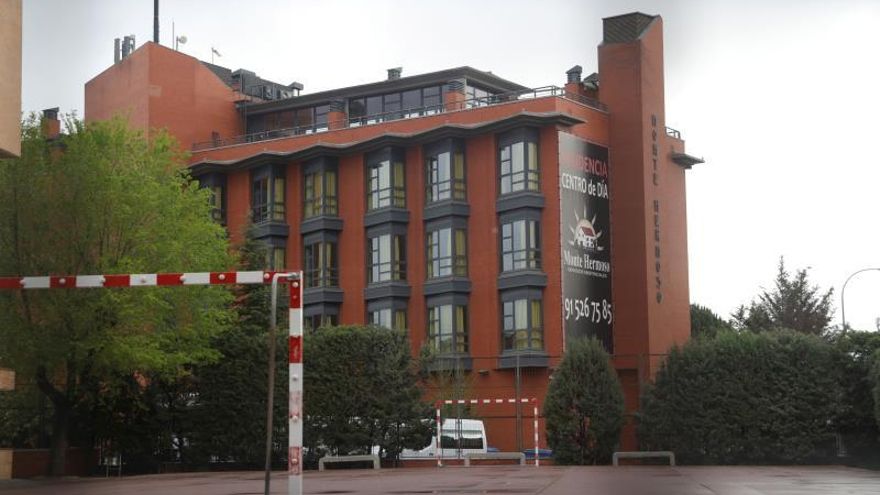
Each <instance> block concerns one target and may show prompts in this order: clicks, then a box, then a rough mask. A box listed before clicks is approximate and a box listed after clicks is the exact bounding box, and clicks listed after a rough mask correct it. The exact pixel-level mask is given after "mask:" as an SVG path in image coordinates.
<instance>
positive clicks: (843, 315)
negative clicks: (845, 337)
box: [840, 267, 880, 334]
mask: <svg viewBox="0 0 880 495" xmlns="http://www.w3.org/2000/svg"><path fill="white" fill-rule="evenodd" d="M872 270H873V271H878V272H880V267H872V268H862V269H861V270H856V271H854V272H853V273H852V274H850V276H849V277H846V281H845V282H843V288H842V289H840V319H841V320H842V323H843V328H842V329H841V333H842V334H845V333H846V309H845V308H844V295H846V284H848V283H849V280H850V279H851V278H853V277H855V276H856V275H858V274H860V273H862V272H869V271H872Z"/></svg>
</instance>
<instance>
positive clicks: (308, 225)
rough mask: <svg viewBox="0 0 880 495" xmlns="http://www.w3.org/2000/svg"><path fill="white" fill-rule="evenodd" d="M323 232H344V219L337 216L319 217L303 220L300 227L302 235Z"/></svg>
mask: <svg viewBox="0 0 880 495" xmlns="http://www.w3.org/2000/svg"><path fill="white" fill-rule="evenodd" d="M321 230H335V231H339V230H342V219H341V218H339V217H337V216H331V215H319V216H316V217H312V218H309V219H308V220H303V221H302V223H301V224H300V226H299V232H300V233H301V234H309V233H312V232H318V231H321Z"/></svg>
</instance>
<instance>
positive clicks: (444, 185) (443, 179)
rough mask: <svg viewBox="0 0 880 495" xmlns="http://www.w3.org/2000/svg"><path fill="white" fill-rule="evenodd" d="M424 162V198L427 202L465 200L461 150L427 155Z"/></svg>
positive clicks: (462, 154)
mask: <svg viewBox="0 0 880 495" xmlns="http://www.w3.org/2000/svg"><path fill="white" fill-rule="evenodd" d="M425 163H426V170H425V199H426V200H427V202H428V203H433V202H436V201H443V200H446V199H457V200H462V201H464V200H465V195H466V192H465V179H464V153H463V152H462V151H460V150H456V151H444V152H442V153H438V154H436V155H432V156H429V157H428V158H427V159H426V161H425Z"/></svg>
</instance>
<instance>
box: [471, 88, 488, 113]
mask: <svg viewBox="0 0 880 495" xmlns="http://www.w3.org/2000/svg"><path fill="white" fill-rule="evenodd" d="M491 96H492V93H490V92H488V91H486V90H485V89H480V88H475V87H473V86H468V87H467V88H466V89H465V100H466V101H467V107H468V108H474V107H484V106H487V105H489V104H490V103H492V100H491V98H490V97H491Z"/></svg>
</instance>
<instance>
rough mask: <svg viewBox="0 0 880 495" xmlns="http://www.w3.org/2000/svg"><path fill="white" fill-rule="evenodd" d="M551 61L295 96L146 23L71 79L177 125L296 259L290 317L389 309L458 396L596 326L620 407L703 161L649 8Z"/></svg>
mask: <svg viewBox="0 0 880 495" xmlns="http://www.w3.org/2000/svg"><path fill="white" fill-rule="evenodd" d="M560 72H561V71H560ZM566 77H567V82H566V83H565V85H564V86H563V87H555V86H548V87H544V88H538V89H530V88H526V87H523V86H521V85H518V84H516V83H513V82H511V81H508V80H505V79H502V78H500V77H498V76H496V75H493V74H492V73H490V72H483V71H479V70H476V69H473V68H470V67H459V68H455V69H448V70H444V71H439V72H433V73H429V74H421V75H416V76H409V77H402V74H401V71H400V69H391V70H389V71H388V79H387V80H384V81H380V82H376V83H372V84H366V85H361V86H355V87H348V88H341V89H336V90H331V91H324V92H320V93H312V94H302V95H300V94H299V91H300V90H301V89H302V86H301V85H298V84H297V83H293V84H290V85H282V84H278V83H274V82H271V81H265V80H263V79H260V78H259V77H257V76H256V75H255V74H254V73H252V72H249V71H244V70H238V71H235V72H232V71H229V70H228V69H225V68H222V67H219V66H215V65H212V64H208V63H205V62H200V61H199V60H196V59H194V58H192V57H189V56H187V55H184V54H181V53H178V52H175V51H173V50H171V49H169V48H166V47H163V46H160V45H157V44H154V43H147V44H145V45H143V46H142V47H140V48H139V49H138V50H136V51H134V52H133V53H132V54H131V55H129V56H127V57H125V58H123V59H122V60H121V61H119V62H118V63H116V64H114V65H113V66H112V67H110V68H109V69H107V70H106V71H104V72H103V73H101V74H100V75H98V76H97V77H95V78H94V79H92V80H91V81H89V82H88V83H87V84H86V109H85V114H86V120H97V119H105V118H109V117H111V116H112V115H113V114H115V113H118V112H125V114H126V115H127V116H128V118H129V120H130V121H131V122H132V123H133V124H135V125H137V126H139V127H142V128H144V129H147V130H149V129H151V128H159V127H165V128H168V129H169V130H170V131H171V132H172V133H173V134H174V135H176V136H177V138H178V139H179V140H180V142H181V144H182V146H184V147H186V148H187V149H190V150H191V151H192V154H191V158H190V169H191V171H192V173H193V175H194V176H196V177H198V178H199V180H200V181H201V182H202V184H203V185H204V186H206V187H211V188H212V189H213V190H214V191H215V205H216V216H217V218H218V220H219V221H222V222H224V223H225V225H226V226H227V227H228V229H229V232H230V235H231V237H232V239H233V240H236V241H237V240H240V239H241V237H242V236H243V235H244V229H245V228H246V226H247V225H248V224H249V223H253V224H254V229H253V231H252V235H254V236H255V237H257V238H260V239H262V240H264V241H265V242H266V243H267V244H268V245H269V246H270V247H271V250H270V252H271V256H270V258H271V259H270V264H271V265H273V266H274V267H275V268H281V267H282V266H283V267H286V268H292V269H303V270H304V271H305V277H306V287H307V289H306V291H305V306H304V307H305V310H304V311H305V315H306V320H307V325H310V326H320V325H322V324H337V323H339V324H360V323H364V322H374V323H377V324H381V325H385V326H389V327H400V328H406V329H408V330H409V333H410V337H411V341H412V346H413V353H418V352H419V350H420V349H421V347H422V346H423V345H428V346H432V347H433V348H434V349H435V350H436V351H438V352H439V353H440V355H441V356H442V359H441V361H440V363H441V365H444V366H450V367H455V368H457V369H459V370H461V372H462V374H463V375H464V376H465V377H466V380H467V387H466V388H467V392H466V393H467V395H468V396H469V397H465V398H473V397H479V398H482V397H513V396H514V395H515V394H516V393H517V386H516V381H517V378H516V377H517V374H519V375H520V377H521V378H520V387H519V389H520V390H519V394H520V395H521V396H523V397H531V396H534V397H538V398H539V399H540V400H543V397H544V395H545V393H546V389H547V384H548V382H549V379H550V375H551V373H552V371H553V369H554V366H555V365H556V364H557V363H558V361H559V359H560V357H561V355H562V353H563V349H564V346H565V340H566V338H576V337H580V336H583V335H595V336H597V337H599V338H601V339H603V341H604V342H605V344H606V346H607V347H608V349H609V350H611V351H612V352H613V355H614V362H615V366H616V367H617V370H618V372H619V375H620V377H621V380H622V382H623V384H624V387H625V390H626V396H627V411H628V412H633V411H634V410H635V409H636V408H637V401H638V393H639V389H640V383H641V382H643V381H644V380H647V379H649V378H650V377H651V375H652V373H653V372H654V371H655V370H656V368H657V366H658V364H659V360H660V359H661V357H662V355H663V354H664V353H666V352H667V350H668V349H669V348H670V346H672V345H674V344H676V343H681V342H683V341H685V340H686V339H687V338H688V335H689V333H690V320H689V297H688V263H687V235H686V234H687V226H686V215H685V170H686V169H688V168H690V166H691V165H693V164H694V163H697V162H699V160H697V159H695V158H692V157H690V156H689V155H687V154H685V153H684V142H683V141H682V140H681V138H680V136H679V133H678V132H677V131H674V130H672V129H668V128H666V127H665V119H664V90H663V84H664V82H663V37H662V19H661V18H660V17H659V16H649V15H644V14H639V13H635V14H627V15H623V16H618V17H612V18H608V19H605V20H604V39H603V41H602V43H601V44H600V45H599V67H598V73H597V74H592V75H589V76H587V77H583V74H582V73H581V68H580V67H578V66H576V67H574V68H572V69H570V70H569V71H568V72H567V73H566ZM477 413H478V414H482V415H483V416H484V417H485V418H486V420H487V429H488V435H489V442H490V444H491V445H494V446H497V447H499V448H501V449H503V450H512V449H515V448H516V447H517V445H516V441H517V440H516V439H515V438H514V435H512V433H511V432H512V431H514V430H516V419H515V415H514V414H513V411H512V410H510V409H509V408H508V409H505V408H503V407H500V406H499V407H495V408H486V409H483V410H480V409H478V410H477ZM526 415H528V412H526ZM541 430H543V422H542V423H541ZM531 434H532V430H531V421H524V425H523V429H522V438H531ZM623 440H624V443H625V445H626V446H629V447H630V448H631V447H633V446H634V441H635V437H634V432H633V430H632V428H631V427H628V428H627V430H626V432H625V434H624V439H623ZM540 442H541V444H542V446H545V439H544V435H543V431H542V432H541V439H540ZM524 446H526V447H527V446H528V442H524Z"/></svg>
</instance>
